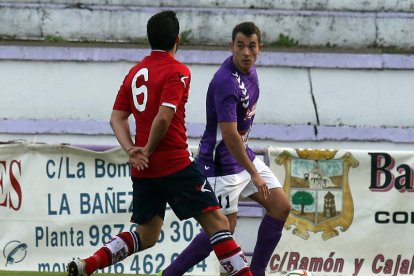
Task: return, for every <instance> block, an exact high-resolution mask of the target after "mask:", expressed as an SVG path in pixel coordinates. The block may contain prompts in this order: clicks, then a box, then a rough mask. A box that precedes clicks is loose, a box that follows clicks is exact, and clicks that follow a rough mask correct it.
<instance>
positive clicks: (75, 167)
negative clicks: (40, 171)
mask: <svg viewBox="0 0 414 276" xmlns="http://www.w3.org/2000/svg"><path fill="white" fill-rule="evenodd" d="M46 175H47V177H49V178H50V179H61V178H68V179H72V178H85V177H86V168H85V163H84V162H81V161H78V162H76V161H73V160H71V159H70V157H65V158H64V157H63V156H62V157H60V158H59V160H57V161H56V160H53V159H49V160H47V162H46Z"/></svg>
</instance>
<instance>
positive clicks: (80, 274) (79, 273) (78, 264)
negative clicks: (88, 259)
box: [66, 258, 89, 276]
mask: <svg viewBox="0 0 414 276" xmlns="http://www.w3.org/2000/svg"><path fill="white" fill-rule="evenodd" d="M85 266H86V263H85V261H84V260H81V259H79V258H78V259H76V260H73V261H70V262H69V263H68V265H67V266H66V270H67V271H68V276H89V275H88V274H86V272H85Z"/></svg>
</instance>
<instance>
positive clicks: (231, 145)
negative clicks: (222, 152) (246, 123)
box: [220, 122, 269, 199]
mask: <svg viewBox="0 0 414 276" xmlns="http://www.w3.org/2000/svg"><path fill="white" fill-rule="evenodd" d="M220 129H221V133H222V136H223V140H224V143H225V144H226V147H227V148H228V150H229V151H230V153H231V155H232V156H233V157H234V159H236V160H237V162H239V164H240V165H242V166H243V167H244V168H245V169H246V171H247V172H248V173H249V174H250V176H251V178H252V182H253V184H254V185H255V186H256V187H257V189H258V191H259V195H261V196H263V198H264V199H266V198H267V196H268V195H269V189H268V187H267V185H266V182H265V180H264V179H263V177H262V176H261V175H260V174H259V172H258V171H257V169H256V167H255V166H254V165H253V163H252V161H250V158H249V156H248V155H247V153H246V148H245V145H244V143H243V141H242V139H241V137H240V135H239V133H238V131H237V123H236V122H220Z"/></svg>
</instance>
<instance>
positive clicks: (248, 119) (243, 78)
mask: <svg viewBox="0 0 414 276" xmlns="http://www.w3.org/2000/svg"><path fill="white" fill-rule="evenodd" d="M258 98H259V82H258V78H257V73H256V68H255V67H254V66H253V67H252V68H251V69H250V71H249V72H248V73H246V74H244V73H241V72H240V71H238V70H237V68H236V67H235V66H234V64H233V61H232V56H231V57H229V58H227V59H226V60H225V61H224V62H223V64H222V65H221V67H220V69H219V70H218V71H217V72H216V74H215V75H214V77H213V79H212V81H211V82H210V85H209V87H208V91H207V100H206V114H207V125H206V129H205V131H204V134H203V137H202V138H201V141H200V145H199V150H198V155H197V158H196V161H197V163H198V165H199V167H200V169H201V171H202V172H203V173H204V174H205V175H206V176H207V177H212V176H223V175H229V174H235V173H239V172H241V171H243V170H244V168H243V167H242V166H241V165H240V164H239V163H238V162H237V161H236V160H235V159H234V158H233V156H232V155H231V153H230V152H229V150H228V149H227V147H226V145H225V144H224V141H223V138H222V135H221V131H220V126H219V123H220V122H237V130H238V132H239V134H240V136H241V138H242V140H243V142H244V143H245V146H246V152H247V154H248V156H249V157H250V160H252V161H253V159H254V157H255V155H254V153H253V151H252V150H251V149H250V148H249V147H248V145H247V140H248V137H249V132H250V130H251V128H252V124H253V119H254V114H255V112H256V103H257V100H258Z"/></svg>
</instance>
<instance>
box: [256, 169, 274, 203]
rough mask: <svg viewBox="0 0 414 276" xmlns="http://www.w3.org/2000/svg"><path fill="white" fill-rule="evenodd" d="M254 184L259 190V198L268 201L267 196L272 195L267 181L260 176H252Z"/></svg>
mask: <svg viewBox="0 0 414 276" xmlns="http://www.w3.org/2000/svg"><path fill="white" fill-rule="evenodd" d="M252 182H253V184H254V186H256V188H257V190H258V191H259V196H261V197H263V198H264V199H267V196H268V195H269V194H270V192H269V188H268V187H267V184H266V181H265V180H264V179H263V177H262V176H261V175H260V174H258V173H257V174H255V175H253V176H252Z"/></svg>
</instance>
